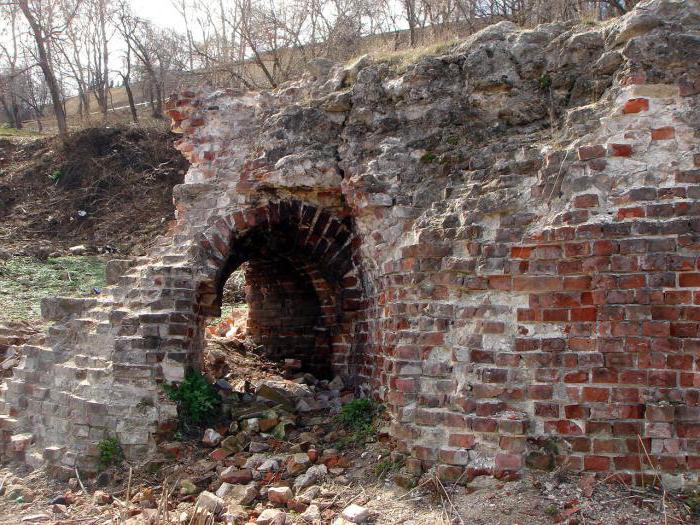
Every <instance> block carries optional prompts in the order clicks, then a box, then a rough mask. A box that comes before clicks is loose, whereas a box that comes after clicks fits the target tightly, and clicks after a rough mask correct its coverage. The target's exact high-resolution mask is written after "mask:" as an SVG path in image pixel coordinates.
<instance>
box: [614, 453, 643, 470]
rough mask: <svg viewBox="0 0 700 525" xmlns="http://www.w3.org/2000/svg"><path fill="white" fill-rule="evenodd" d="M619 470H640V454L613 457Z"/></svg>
mask: <svg viewBox="0 0 700 525" xmlns="http://www.w3.org/2000/svg"><path fill="white" fill-rule="evenodd" d="M613 461H614V462H615V468H616V469H617V470H640V468H641V461H640V456H616V457H615V458H613Z"/></svg>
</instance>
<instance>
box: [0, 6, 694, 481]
mask: <svg viewBox="0 0 700 525" xmlns="http://www.w3.org/2000/svg"><path fill="white" fill-rule="evenodd" d="M699 26H700V11H699V10H698V7H697V5H696V4H694V3H691V2H681V1H674V0H653V1H649V2H645V3H642V4H641V5H639V6H638V7H637V8H636V9H635V10H634V11H633V12H632V13H630V14H628V15H626V16H625V17H623V18H621V19H618V20H615V21H612V22H609V23H606V24H604V25H593V26H574V25H572V24H549V25H545V26H540V27H537V28H535V29H532V30H527V31H521V30H519V29H518V28H517V27H515V26H513V25H512V24H508V23H500V24H497V25H495V26H492V27H489V28H486V29H485V30H483V31H481V32H479V33H477V34H475V35H473V36H472V37H470V38H469V39H468V40H467V41H465V42H463V43H461V44H459V45H457V46H455V47H454V48H452V49H450V50H448V51H447V52H446V53H445V54H444V55H442V56H426V57H423V58H420V59H419V60H418V61H417V62H416V63H414V64H410V65H408V66H405V65H402V64H399V63H397V64H394V63H391V62H384V63H377V62H373V61H372V60H371V59H368V58H363V59H361V60H359V61H358V62H357V63H355V64H353V65H351V66H347V67H344V66H340V65H329V64H326V63H324V64H322V66H323V67H320V66H319V67H315V69H314V73H313V75H312V76H309V77H308V78H303V79H301V80H299V81H298V82H294V83H290V84H288V85H286V86H283V87H282V88H281V89H280V90H278V91H275V92H272V93H242V92H233V91H220V92H214V93H184V94H182V95H180V96H178V97H174V98H173V99H171V101H170V106H169V107H170V110H169V114H170V115H171V117H172V118H173V120H174V129H175V130H177V131H180V132H182V133H183V137H182V139H181V140H180V141H179V142H178V148H179V149H180V151H182V152H183V154H184V155H186V156H187V157H188V159H189V160H190V162H191V163H192V167H191V169H190V171H189V173H188V175H187V177H186V180H185V184H184V185H183V186H181V187H179V188H178V189H177V190H176V191H175V199H176V204H177V210H178V225H177V231H176V232H175V234H174V236H173V239H172V243H171V244H169V245H164V246H163V247H162V248H161V251H160V252H158V253H154V254H152V257H151V260H150V262H148V263H146V264H143V265H140V266H136V267H134V268H132V269H131V270H129V271H128V272H127V274H126V275H125V276H124V277H122V278H120V283H119V284H118V286H117V288H116V290H115V292H114V296H115V301H114V303H112V304H102V305H98V307H94V306H92V308H93V309H95V308H102V309H103V310H106V311H109V312H111V313H110V314H109V326H108V327H107V326H103V327H102V328H103V332H102V339H101V340H100V343H99V344H100V345H101V346H100V348H103V347H104V348H109V349H110V351H111V349H114V351H113V352H112V353H110V352H105V356H109V358H110V359H111V360H110V361H109V374H110V375H109V377H110V378H111V380H112V381H113V385H114V387H113V388H114V390H115V392H118V395H117V396H116V399H117V401H114V400H102V401H100V402H102V403H103V404H104V406H105V409H104V410H105V411H106V415H105V421H104V425H103V426H102V427H98V431H94V426H93V425H91V424H89V423H84V425H86V426H87V427H88V430H89V431H90V432H91V433H92V434H95V433H99V429H101V430H103V431H104V432H108V431H109V430H111V429H112V428H114V427H115V426H116V428H117V435H118V436H119V435H120V432H122V430H120V429H119V428H120V427H119V425H122V428H123V429H124V432H126V429H127V428H128V429H129V430H133V429H134V428H137V429H141V430H143V432H142V433H141V434H138V433H137V434H136V435H137V438H133V437H132V438H131V440H132V442H133V447H134V450H138V447H146V448H147V447H152V445H153V441H154V438H155V437H157V436H159V432H161V431H162V432H165V431H167V429H168V426H169V421H170V420H171V418H172V407H170V406H169V405H168V404H167V403H165V402H163V400H162V399H160V398H159V396H158V394H157V392H158V390H157V388H155V387H153V386H152V385H153V384H154V383H155V381H157V380H159V379H161V378H162V377H163V376H164V375H165V373H166V372H167V377H179V376H181V373H177V370H178V369H179V370H184V368H185V367H186V366H188V365H189V364H191V363H193V362H196V359H197V352H198V349H199V348H201V337H202V335H201V334H202V326H203V322H204V320H205V318H206V316H207V315H214V314H216V313H217V311H218V306H217V301H218V300H219V297H220V292H221V288H222V287H223V281H225V279H226V278H227V277H228V275H229V274H230V272H231V271H232V270H233V269H235V268H236V267H237V266H238V265H239V264H240V263H241V262H245V261H252V262H253V263H255V264H257V266H256V268H258V269H260V268H266V267H270V266H274V267H286V266H285V265H289V267H290V268H293V269H294V272H296V273H303V274H304V275H306V276H307V277H308V282H310V283H312V284H311V285H310V286H312V287H313V288H314V292H315V294H316V295H317V296H318V304H317V305H308V310H309V311H313V312H316V311H318V312H321V313H320V314H314V315H318V316H319V317H318V323H317V325H316V326H314V330H313V333H314V334H315V337H314V339H313V340H309V341H308V342H304V341H302V340H301V338H300V337H297V339H295V340H299V341H301V342H300V343H299V348H298V351H299V354H300V355H301V354H303V353H304V352H311V354H309V355H318V356H327V357H328V359H330V361H329V362H330V366H331V367H332V369H333V371H334V373H336V374H341V375H342V376H343V379H344V381H346V380H347V382H346V384H355V385H357V387H358V388H360V389H363V390H364V391H366V392H368V393H369V392H371V393H373V394H374V395H377V396H378V397H380V398H381V399H382V400H383V401H384V402H385V403H386V404H387V406H388V407H389V412H390V414H391V415H392V417H393V420H394V424H393V425H392V434H393V435H394V437H396V438H397V439H398V440H399V441H400V443H401V447H402V451H404V452H409V453H410V454H411V455H412V456H413V459H412V460H411V461H409V467H410V468H411V469H412V470H413V471H414V472H418V471H420V470H421V469H427V468H431V467H433V466H437V472H438V474H439V475H440V476H441V477H442V478H444V479H447V480H450V479H451V480H464V479H469V478H470V477H471V476H473V475H477V474H479V473H483V472H493V473H496V474H502V473H504V472H508V471H513V470H519V469H521V468H523V467H524V466H529V467H533V468H536V467H550V466H553V465H555V464H562V463H566V464H567V465H568V467H569V468H573V469H580V470H583V469H586V470H594V471H597V470H611V471H612V470H614V471H618V472H621V473H622V474H623V475H624V476H625V477H627V478H629V479H630V480H632V481H639V479H640V477H639V475H640V474H639V473H640V472H642V471H646V470H649V467H648V465H643V464H642V463H640V455H639V454H638V453H639V451H640V446H641V444H643V445H644V447H646V450H647V451H648V452H649V454H650V456H651V457H653V458H655V460H656V461H658V462H659V464H660V465H661V468H662V470H663V471H664V476H665V477H667V478H668V481H669V482H670V481H673V482H676V483H679V484H682V483H685V482H687V481H696V480H697V474H698V471H699V469H700V453H699V452H698V451H699V450H700V425H699V424H698V423H697V410H698V409H697V404H698V397H699V395H700V390H698V386H699V385H700V375H699V374H700V372H699V371H697V367H698V363H697V360H696V357H697V356H696V354H697V347H698V344H699V343H700V335H699V334H698V322H697V319H698V314H697V312H696V308H697V307H696V306H695V304H696V302H697V293H700V272H699V271H698V270H699V269H700V266H698V262H699V261H698V256H697V250H698V246H699V245H698V238H699V235H700V222H699V219H700V207H698V200H697V199H698V195H700V190H699V188H700V171H699V170H700V149H699V148H698V140H697V137H698V130H699V127H698V125H699V119H698V110H697V108H698V107H700V105H699V104H698V93H700V60H699V58H700V50H699V49H698V45H699V43H700V39H699V38H698V36H697V31H698V27H699ZM266 265H267V266H266ZM278 273H280V272H278ZM281 273H284V272H281ZM296 273H295V275H296ZM265 275H266V274H265V272H264V271H258V274H257V277H256V290H259V291H261V293H263V295H264V289H265ZM304 282H307V281H304ZM271 288H275V289H283V288H285V286H284V284H282V285H275V286H274V287H272V286H271ZM297 288H298V287H297ZM290 289H291V288H290ZM265 297H271V295H269V294H268V295H266V296H265ZM290 297H292V296H290ZM260 302H261V304H262V303H263V302H264V301H262V300H261V301H260ZM307 303H308V301H307ZM307 303H304V304H305V305H306V304H307ZM312 307H313V308H312ZM305 308H306V306H305ZM274 311H275V312H276V314H275V318H274V320H275V322H278V323H279V326H280V327H281V328H280V329H281V330H285V331H289V333H292V334H294V335H295V337H296V336H299V335H300V334H301V333H302V331H301V330H300V329H299V325H298V324H297V325H295V322H297V321H295V320H294V319H295V317H294V316H292V315H291V314H290V315H286V314H284V313H283V312H284V310H274ZM116 312H120V313H116ZM277 312H281V313H277ZM256 315H258V316H259V317H258V318H257V319H259V320H260V322H259V323H258V326H264V328H265V330H266V331H268V332H269V327H270V324H269V322H265V323H263V322H262V319H263V317H262V310H260V311H256V309H255V308H252V309H251V313H250V317H249V319H252V322H253V323H255V322H256V321H255V320H256ZM296 318H298V316H297V317H296ZM305 319H307V320H308V316H307V317H305ZM267 321H269V319H267ZM305 322H307V321H305ZM305 327H306V328H308V323H307V325H305ZM307 332H308V329H307ZM267 335H269V334H267ZM65 340H66V339H65V338H64V339H61V341H58V342H56V343H55V347H58V348H60V351H59V352H56V353H55V355H57V356H58V358H57V361H58V362H59V365H58V366H64V365H61V364H60V363H71V364H73V363H76V357H75V356H74V355H73V354H75V353H76V352H75V351H74V350H71V347H70V345H68V344H66V343H64V341H65ZM305 345H306V346H305ZM71 351H72V352H73V354H71ZM314 352H315V353H314ZM41 355H44V354H41ZM52 355H54V354H52ZM294 357H295V358H296V357H297V354H295V355H294ZM319 358H320V357H319ZM324 358H325V357H324ZM136 365H138V368H136ZM31 366H32V362H31V358H30V360H29V361H28V363H27V365H26V366H25V368H24V370H25V372H20V375H19V376H18V377H16V378H15V379H14V380H13V381H14V382H10V390H9V391H8V392H9V396H10V397H12V400H11V401H12V402H11V404H12V405H13V406H19V405H18V404H17V403H18V402H19V401H18V400H20V399H22V395H24V394H21V393H20V390H21V385H22V384H26V383H23V380H22V374H23V373H28V374H31V373H32V369H31ZM76 366H78V365H76ZM125 367H126V368H125ZM125 370H128V371H129V372H130V373H126V372H125ZM134 370H138V374H136V375H134V374H133V371H134ZM47 374H48V375H47V377H52V376H51V374H52V372H50V371H49V372H47ZM27 377H29V376H27ZM61 377H62V379H61V381H63V382H62V383H60V387H61V388H64V389H66V388H69V387H70V388H71V390H70V391H71V392H72V394H73V395H75V396H79V395H80V393H81V388H82V387H78V386H75V384H74V383H71V382H70V378H69V379H65V377H64V376H61ZM58 381H59V380H58V376H57V379H55V380H54V384H56V385H59V383H58ZM66 385H68V386H66ZM49 390H51V389H50V388H49ZM47 395H49V397H50V396H51V395H54V394H53V390H51V392H49V393H48V394H47ZM137 396H141V397H142V398H144V399H146V400H148V401H150V402H151V403H152V405H144V406H146V407H147V411H148V413H147V417H141V418H136V417H135V416H134V417H130V418H127V420H128V421H129V422H130V424H131V423H132V424H133V425H135V426H132V427H128V426H124V425H125V424H124V423H123V422H122V421H121V420H120V421H119V423H116V421H117V420H118V419H119V417H120V414H123V413H124V410H126V409H125V407H124V405H126V402H127V400H128V399H131V400H133V399H135V397H137ZM121 399H123V400H124V402H123V403H121V402H120V401H119V400H121ZM148 407H152V408H148ZM129 410H132V411H133V408H130V409H129ZM26 421H28V420H26V419H25V420H20V421H18V422H17V423H16V425H17V426H18V427H22V426H23V425H24V426H25V427H26V426H27V424H26ZM66 421H67V422H66V425H67V428H68V432H67V433H65V436H66V437H64V438H62V440H61V439H59V438H58V437H56V436H55V433H52V430H44V429H53V428H55V423H54V421H53V420H52V419H51V417H50V416H48V415H47V416H45V417H44V418H43V419H41V420H40V421H36V425H37V426H38V428H39V429H40V430H39V432H37V433H36V435H37V436H38V437H37V440H36V446H37V447H39V446H44V447H48V446H50V445H51V446H64V445H65V446H66V447H68V449H70V450H74V449H75V448H76V443H78V444H79V447H78V448H81V449H82V450H86V451H89V450H90V443H91V438H90V437H87V436H82V435H81V436H78V435H77V428H78V425H76V423H74V422H73V420H70V421H68V420H66ZM139 421H140V423H139ZM144 421H145V423H144ZM13 425H14V423H13ZM52 425H53V426H52ZM3 428H4V427H3ZM92 434H91V435H92ZM132 434H133V433H132ZM127 448H128V447H127ZM126 452H127V454H129V450H127V451H126ZM56 455H59V454H53V455H52V457H53V456H56ZM86 457H89V453H88V454H87V456H86ZM54 462H56V461H55V460H54ZM59 463H60V462H59ZM64 463H65V461H64Z"/></svg>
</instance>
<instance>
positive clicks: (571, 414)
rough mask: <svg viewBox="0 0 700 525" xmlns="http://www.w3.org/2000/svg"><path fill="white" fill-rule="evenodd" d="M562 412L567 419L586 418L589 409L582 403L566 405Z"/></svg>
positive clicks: (589, 412) (589, 411)
mask: <svg viewBox="0 0 700 525" xmlns="http://www.w3.org/2000/svg"><path fill="white" fill-rule="evenodd" d="M564 414H565V415H566V417H567V418H568V419H588V417H589V416H590V414H591V409H590V408H588V407H586V406H583V405H567V406H565V407H564Z"/></svg>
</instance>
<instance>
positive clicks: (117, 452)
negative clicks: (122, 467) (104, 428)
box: [97, 438, 124, 470]
mask: <svg viewBox="0 0 700 525" xmlns="http://www.w3.org/2000/svg"><path fill="white" fill-rule="evenodd" d="M97 450H99V452H100V459H99V468H100V470H104V469H106V468H108V467H111V466H112V465H118V464H119V463H121V462H122V460H123V459H124V453H123V452H122V448H121V446H120V445H119V441H117V438H105V439H103V440H102V441H100V442H99V443H98V444H97Z"/></svg>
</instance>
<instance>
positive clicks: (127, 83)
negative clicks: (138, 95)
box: [122, 76, 139, 124]
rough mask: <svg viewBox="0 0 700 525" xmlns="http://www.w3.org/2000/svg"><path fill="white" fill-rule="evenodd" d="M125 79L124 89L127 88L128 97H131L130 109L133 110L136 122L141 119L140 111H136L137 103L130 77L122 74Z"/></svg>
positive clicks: (132, 118) (132, 114)
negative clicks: (135, 102)
mask: <svg viewBox="0 0 700 525" xmlns="http://www.w3.org/2000/svg"><path fill="white" fill-rule="evenodd" d="M122 80H123V81H124V89H125V90H126V97H127V98H128V99H129V109H130V110H131V120H133V121H134V124H136V123H137V122H138V121H139V116H138V113H136V104H134V93H133V92H132V91H131V84H130V83H129V77H128V76H127V77H125V76H122Z"/></svg>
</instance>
